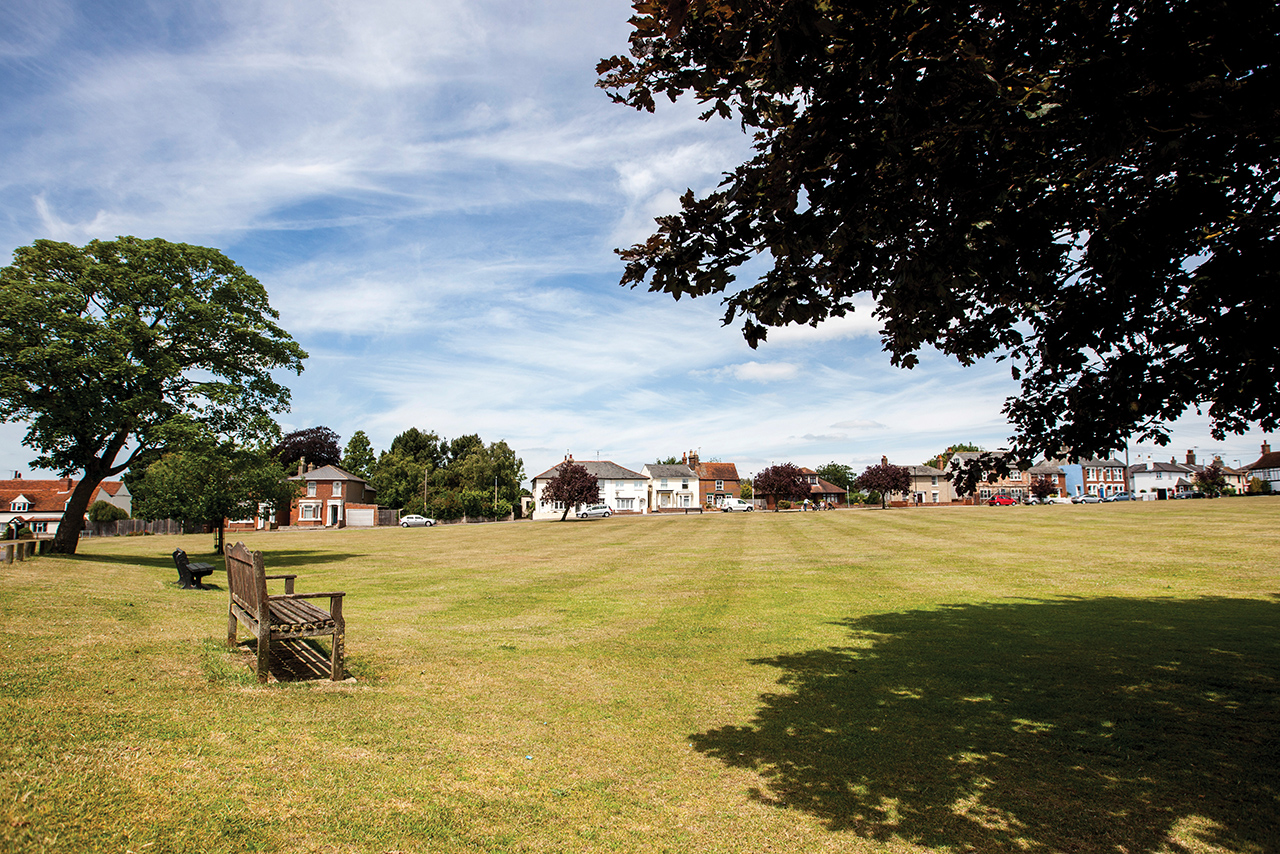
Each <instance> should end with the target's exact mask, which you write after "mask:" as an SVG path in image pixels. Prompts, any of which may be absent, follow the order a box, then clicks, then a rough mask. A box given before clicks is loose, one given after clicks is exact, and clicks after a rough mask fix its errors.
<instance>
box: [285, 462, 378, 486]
mask: <svg viewBox="0 0 1280 854" xmlns="http://www.w3.org/2000/svg"><path fill="white" fill-rule="evenodd" d="M289 480H302V481H307V480H355V481H359V482H360V483H367V481H366V480H365V479H364V478H362V477H360V476H359V475H354V474H352V473H351V472H349V471H346V470H344V469H340V468H338V467H337V466H321V467H320V468H318V469H313V470H311V471H309V472H303V474H302V477H298V476H297V475H296V474H295V475H293V476H292V477H290V478H289Z"/></svg>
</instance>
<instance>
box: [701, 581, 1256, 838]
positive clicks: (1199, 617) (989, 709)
mask: <svg viewBox="0 0 1280 854" xmlns="http://www.w3.org/2000/svg"><path fill="white" fill-rule="evenodd" d="M840 625H843V626H845V627H846V628H847V629H848V630H849V633H850V635H851V641H852V643H851V645H850V646H847V647H838V648H832V649H823V650H813V651H809V652H800V653H796V654H792V655H780V656H777V657H776V658H769V659H762V660H758V661H755V662H753V663H755V664H761V665H767V666H770V667H776V668H779V669H780V670H781V671H782V675H781V677H780V678H779V680H778V681H779V684H780V685H782V686H785V688H786V689H787V692H786V693H777V694H767V695H764V696H763V697H761V701H762V705H761V707H760V709H759V711H758V712H757V713H756V715H755V717H754V718H753V719H752V720H751V721H750V722H749V723H748V724H747V725H745V726H727V727H722V728H720V729H715V730H711V731H709V732H705V733H699V734H696V735H693V736H691V739H692V741H693V744H694V746H695V747H696V748H697V749H698V750H700V751H702V752H703V753H706V754H707V755H709V756H712V757H715V758H717V759H720V760H721V761H723V762H724V763H726V764H727V765H731V766H735V767H745V768H751V769H753V770H755V771H756V772H758V773H759V774H760V775H761V776H762V777H763V778H764V779H765V780H766V781H767V782H766V785H765V788H764V789H762V790H755V791H753V792H752V793H751V794H752V796H753V797H755V798H757V799H759V800H761V801H763V802H766V803H770V804H774V805H776V806H779V807H785V808H789V809H798V810H804V811H806V812H808V813H811V814H812V815H815V816H817V817H818V818H819V819H821V820H822V821H823V822H824V823H825V825H826V826H827V827H828V828H829V829H830V830H833V831H844V832H852V833H855V834H857V835H859V836H862V837H865V838H868V839H875V840H890V839H906V840H910V841H912V842H915V843H918V844H921V845H925V846H929V847H940V846H952V847H955V848H958V849H967V848H977V849H983V850H991V849H1009V850H1016V849H1019V848H1022V849H1027V848H1029V849H1030V850H1038V849H1048V850H1072V851H1108V852H1115V851H1128V852H1154V851H1157V850H1159V849H1161V848H1162V847H1164V846H1169V847H1166V848H1165V850H1173V851H1183V850H1186V849H1185V848H1183V847H1181V846H1180V845H1177V844H1171V843H1170V838H1169V835H1170V833H1171V832H1175V831H1176V832H1177V833H1178V834H1181V836H1182V841H1183V842H1184V843H1185V842H1187V841H1189V840H1191V839H1195V840H1198V841H1199V842H1201V843H1207V844H1211V845H1218V846H1222V847H1224V848H1227V849H1230V850H1234V851H1276V850H1280V806H1278V799H1280V605H1278V604H1276V603H1270V602H1265V601H1257V600H1243V599H1199V600H1192V601H1174V600H1137V599H1117V598H1112V599H1100V600H1094V599H1091V600H1067V601H1048V602H1046V601H1037V602H1018V603H1011V604H995V605H958V606H950V607H945V608H943V609H940V610H937V611H914V612H908V613H899V614H879V615H872V616H867V617H860V618H855V619H848V620H844V621H841V623H840ZM1175 826H1176V827H1175Z"/></svg>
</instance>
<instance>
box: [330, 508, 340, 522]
mask: <svg viewBox="0 0 1280 854" xmlns="http://www.w3.org/2000/svg"><path fill="white" fill-rule="evenodd" d="M329 524H330V525H336V524H338V505H337V504H330V505H329Z"/></svg>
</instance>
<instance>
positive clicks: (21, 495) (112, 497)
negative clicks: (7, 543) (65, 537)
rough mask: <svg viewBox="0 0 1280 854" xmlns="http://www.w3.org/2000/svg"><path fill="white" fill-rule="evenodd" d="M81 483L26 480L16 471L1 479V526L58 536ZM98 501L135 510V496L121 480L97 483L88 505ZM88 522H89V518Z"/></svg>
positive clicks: (66, 478) (73, 481) (67, 479)
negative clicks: (14, 526) (73, 495)
mask: <svg viewBox="0 0 1280 854" xmlns="http://www.w3.org/2000/svg"><path fill="white" fill-rule="evenodd" d="M78 483H79V481H78V480H75V479H73V478H69V477H61V478H58V479H56V480H27V479H25V478H24V477H23V476H22V473H21V472H14V473H13V477H12V478H10V479H8V480H0V527H2V526H6V525H8V524H9V523H11V522H16V523H18V524H21V525H25V526H26V527H28V528H30V529H31V531H32V532H33V533H36V534H56V533H57V532H58V526H59V525H61V524H62V517H63V515H64V514H65V513H66V510H67V502H68V501H70V500H71V493H72V492H74V491H75V488H76V484H78ZM98 501H106V502H107V503H108V504H114V505H115V506H116V507H119V508H120V509H121V510H123V511H124V512H126V513H131V512H132V510H133V496H131V495H130V494H129V487H127V486H125V485H124V483H123V482H122V481H118V480H104V481H103V482H102V483H100V484H98V488H97V489H95V490H94V493H93V496H92V497H90V499H89V506H90V507H92V506H93V505H94V504H95V503H96V502H98ZM85 519H86V522H87V520H88V516H87V515H86V517H85Z"/></svg>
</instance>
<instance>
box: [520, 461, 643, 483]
mask: <svg viewBox="0 0 1280 854" xmlns="http://www.w3.org/2000/svg"><path fill="white" fill-rule="evenodd" d="M573 464H574V465H578V466H582V467H583V468H584V469H586V470H587V473H588V474H593V475H595V476H596V480H648V478H647V477H645V476H644V475H642V474H640V473H639V472H635V471H632V470H631V469H624V468H623V467H622V466H620V465H618V464H617V463H614V462H610V461H609V460H573ZM555 476H556V466H552V467H551V468H549V469H547V470H546V471H544V472H543V473H542V474H539V475H534V477H533V478H532V479H533V480H550V479H551V478H553V477H555Z"/></svg>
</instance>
